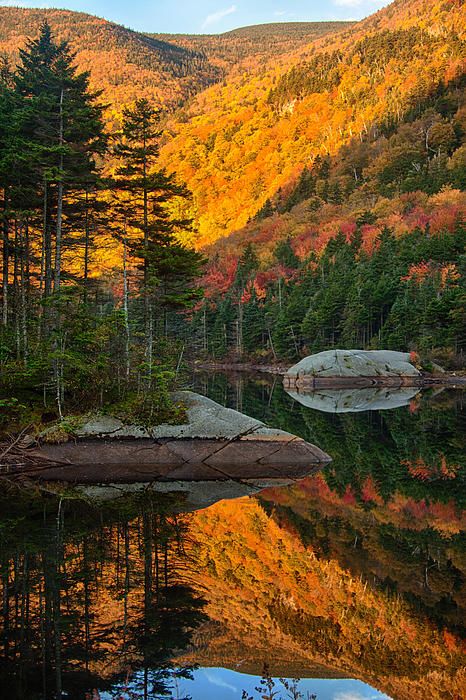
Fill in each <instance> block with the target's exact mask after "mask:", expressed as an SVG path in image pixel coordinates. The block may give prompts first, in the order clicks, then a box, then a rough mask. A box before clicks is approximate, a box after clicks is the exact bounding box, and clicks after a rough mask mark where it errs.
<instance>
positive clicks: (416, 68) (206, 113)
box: [162, 0, 466, 245]
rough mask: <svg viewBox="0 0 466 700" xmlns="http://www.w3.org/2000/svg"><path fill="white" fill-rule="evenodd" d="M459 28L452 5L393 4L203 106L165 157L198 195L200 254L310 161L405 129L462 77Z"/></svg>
mask: <svg viewBox="0 0 466 700" xmlns="http://www.w3.org/2000/svg"><path fill="white" fill-rule="evenodd" d="M465 19H466V14H465V8H464V4H463V3H462V2H458V1H457V0H446V1H445V2H443V3H432V2H427V1H426V0H398V1H397V2H394V3H392V4H391V5H390V6H388V7H387V8H385V9H384V10H381V11H379V12H378V13H376V14H375V15H373V16H372V17H369V18H367V19H366V20H364V21H363V22H360V23H358V24H356V25H354V26H353V27H351V28H349V29H345V30H342V31H341V32H339V33H337V34H336V35H332V36H325V37H321V38H319V39H317V40H316V41H315V42H314V43H313V44H311V45H307V46H304V47H301V48H299V49H298V50H297V51H296V52H294V53H292V54H288V55H286V56H281V57H279V58H278V59H276V60H274V61H270V62H269V64H268V65H267V66H265V67H262V68H261V69H260V71H257V73H256V75H254V76H252V75H247V76H245V75H244V74H241V73H240V74H238V75H233V76H232V77H231V80H228V81H226V83H223V84H217V85H214V86H212V87H210V88H208V89H207V90H205V91H204V92H202V93H201V94H199V95H198V96H197V97H196V98H195V99H194V100H193V102H192V103H191V104H190V106H189V109H188V110H186V109H185V110H184V112H183V119H182V120H180V121H178V122H177V121H176V120H173V121H172V123H171V135H172V137H173V138H172V139H170V140H169V141H168V142H167V144H166V146H165V148H164V150H163V152H162V157H163V161H164V163H165V164H166V165H167V166H168V167H169V168H171V169H173V170H174V171H176V172H178V173H179V175H180V177H181V178H182V179H183V180H184V181H186V182H187V184H188V186H189V188H190V189H191V190H192V191H193V193H194V198H195V205H196V209H197V215H198V221H199V232H200V245H205V244H208V243H210V242H212V241H214V240H216V239H219V238H222V237H224V236H226V235H228V234H229V233H231V232H232V231H235V230H237V229H239V228H241V227H242V226H244V225H245V224H246V223H247V221H248V220H249V219H251V218H252V217H254V216H255V215H256V214H257V212H258V211H259V210H260V209H261V207H262V206H263V205H264V203H265V202H266V201H267V199H269V198H270V197H273V196H274V195H275V194H276V193H277V191H278V190H279V189H280V188H284V187H287V186H290V183H292V182H293V181H295V180H296V178H297V177H298V175H299V173H300V172H301V171H302V169H303V167H304V166H305V165H312V163H313V162H314V161H315V159H316V158H317V156H320V157H322V156H325V155H327V154H336V153H337V152H338V151H339V150H340V149H341V148H342V147H343V146H345V145H346V144H348V143H349V142H350V141H351V140H352V139H354V138H357V139H363V138H364V137H365V136H366V135H367V134H368V133H369V132H370V131H371V129H374V128H375V129H377V128H379V127H380V126H381V125H384V124H386V123H387V121H390V120H391V121H392V122H394V123H397V122H401V121H402V120H403V118H404V116H405V115H406V113H407V112H408V111H409V110H410V109H411V108H412V107H413V105H414V104H418V103H420V102H421V101H423V100H424V101H428V99H429V96H430V95H431V93H432V91H434V90H435V89H437V87H438V85H439V83H440V82H442V81H443V82H445V83H448V82H450V81H451V80H453V79H455V78H456V77H457V76H458V75H459V74H461V72H462V71H463V66H464V58H465V42H464V38H465V37H464V27H465V26H466V22H465V21H464V20H465Z"/></svg>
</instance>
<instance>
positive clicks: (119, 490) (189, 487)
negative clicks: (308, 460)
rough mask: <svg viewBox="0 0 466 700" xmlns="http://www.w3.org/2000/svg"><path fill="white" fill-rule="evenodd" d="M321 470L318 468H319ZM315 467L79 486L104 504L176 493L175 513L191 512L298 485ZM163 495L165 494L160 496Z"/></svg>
mask: <svg viewBox="0 0 466 700" xmlns="http://www.w3.org/2000/svg"><path fill="white" fill-rule="evenodd" d="M317 469H318V468H317ZM315 471H316V468H312V469H306V470H305V469H302V470H296V472H295V473H294V475H293V476H289V477H282V478H280V477H277V476H275V475H271V476H270V477H269V478H262V479H241V480H237V481H234V480H232V479H225V480H223V481H220V480H218V481H153V482H151V483H150V484H147V483H141V482H139V483H129V484H105V485H103V484H85V485H84V484H82V485H80V486H77V487H76V489H77V491H79V492H80V493H82V494H83V495H84V496H85V497H86V499H87V500H88V501H91V502H93V503H105V502H108V501H114V500H117V499H120V498H121V499H123V498H125V497H126V496H128V495H130V494H134V493H144V494H151V493H156V494H176V495H178V496H179V501H177V502H176V504H175V505H174V506H173V510H174V512H189V511H193V510H201V509H203V508H207V507H208V506H211V505H213V504H214V503H217V501H223V500H225V499H226V500H230V499H235V498H242V497H244V496H254V495H257V494H258V493H259V492H260V491H262V490H263V489H268V488H279V487H281V486H289V485H291V484H295V483H296V480H297V479H301V478H304V477H306V476H309V475H310V474H312V473H315ZM161 497H162V496H161Z"/></svg>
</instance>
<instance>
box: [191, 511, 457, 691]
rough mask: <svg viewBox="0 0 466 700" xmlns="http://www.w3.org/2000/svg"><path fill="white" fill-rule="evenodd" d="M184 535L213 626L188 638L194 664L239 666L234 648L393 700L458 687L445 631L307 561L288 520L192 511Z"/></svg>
mask: <svg viewBox="0 0 466 700" xmlns="http://www.w3.org/2000/svg"><path fill="white" fill-rule="evenodd" d="M191 533H192V536H193V538H194V540H195V541H196V545H195V552H196V557H195V558H196V561H197V562H198V571H199V573H200V574H201V575H202V581H203V584H204V586H205V588H206V590H207V591H208V604H207V608H206V611H207V614H208V615H209V617H210V618H211V620H213V621H216V626H217V629H216V628H215V626H212V623H209V625H208V626H207V628H204V629H202V628H201V631H200V632H197V633H196V635H195V637H194V640H195V642H196V650H195V653H194V657H195V658H196V659H197V660H198V661H200V662H201V663H207V664H218V665H230V664H231V662H232V661H233V663H238V657H239V651H240V649H243V652H242V653H243V658H254V659H257V660H258V663H259V664H260V662H261V661H262V660H264V659H267V658H269V657H270V658H272V659H273V658H277V656H281V658H282V660H283V661H284V662H286V663H288V661H290V662H291V663H292V664H297V665H301V664H302V665H303V666H304V664H305V663H306V661H307V663H308V664H309V665H310V666H312V665H313V664H315V663H317V664H321V665H323V666H330V667H332V666H334V667H338V668H339V669H340V670H341V671H343V673H345V672H346V673H348V674H349V675H351V676H353V677H354V676H355V677H358V678H360V679H362V680H364V681H366V682H368V683H370V684H371V685H373V686H375V687H379V688H381V689H383V690H384V691H385V692H387V693H389V694H390V693H391V694H393V695H394V696H395V697H396V698H408V697H410V698H418V697H419V698H421V697H429V698H432V700H435V699H437V698H438V699H440V698H444V697H448V696H449V695H448V694H449V693H452V694H453V695H454V692H459V690H460V688H461V687H462V686H461V683H462V681H464V678H465V676H464V669H463V670H462V669H461V660H462V656H461V651H460V645H459V642H458V640H457V639H456V638H455V636H454V635H453V634H450V633H448V634H444V633H443V632H442V630H441V629H440V630H439V629H437V628H436V626H435V625H433V624H432V623H430V622H429V621H428V619H427V618H426V616H424V615H422V614H419V613H418V612H416V609H415V608H414V607H411V606H410V605H409V604H408V603H406V602H403V600H402V599H401V598H400V597H399V596H397V595H394V594H391V593H388V592H384V591H382V590H380V589H377V588H376V589H375V590H371V587H370V586H368V585H367V583H366V582H364V581H363V580H362V579H361V578H360V577H359V576H357V575H356V576H355V575H352V574H350V573H348V572H346V571H345V570H344V569H343V568H341V567H340V565H339V564H338V563H337V562H336V561H335V560H333V559H332V558H329V557H327V556H322V557H321V556H316V554H315V553H314V552H313V550H312V548H311V547H308V546H305V545H304V544H303V543H302V541H301V539H300V537H299V536H298V535H297V534H296V532H295V529H294V527H293V526H292V524H291V523H290V522H285V521H283V522H282V524H281V526H280V525H279V524H278V523H277V522H276V521H275V520H274V518H273V517H269V516H267V515H266V513H265V512H264V511H263V510H262V508H261V507H260V506H259V504H258V503H257V502H254V501H246V500H241V501H237V502H228V503H221V504H218V505H217V506H214V507H212V508H210V509H208V511H204V512H200V513H198V514H197V515H196V517H195V518H194V520H193V525H192V527H191ZM201 572H205V573H204V574H202V573H201ZM218 629H219V630H220V632H218V631H217V630H218ZM204 635H205V636H204ZM272 672H273V668H272ZM423 693H424V695H422V694H423Z"/></svg>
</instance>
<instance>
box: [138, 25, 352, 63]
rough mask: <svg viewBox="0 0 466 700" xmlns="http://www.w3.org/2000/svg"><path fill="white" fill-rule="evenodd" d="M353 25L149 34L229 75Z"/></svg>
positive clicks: (261, 26) (266, 26)
mask: <svg viewBox="0 0 466 700" xmlns="http://www.w3.org/2000/svg"><path fill="white" fill-rule="evenodd" d="M352 24H353V23H352V22H280V23H272V24H259V25H253V26H251V27H241V28H240V29H234V30H232V31H230V32H225V33H224V34H149V35H148V36H152V37H154V38H155V39H159V40H162V41H166V42H169V43H173V44H174V45H176V46H181V47H183V48H185V49H189V50H192V51H198V52H201V53H204V54H205V55H206V56H207V58H208V59H209V61H210V62H211V63H213V64H214V65H216V66H219V67H221V68H222V69H223V70H224V71H226V72H228V71H229V70H231V69H232V68H233V67H236V66H238V64H240V63H241V64H242V65H243V67H244V66H248V67H253V68H254V67H257V65H258V64H262V63H265V62H266V61H267V60H268V59H271V58H276V57H277V55H280V54H286V53H290V52H292V51H296V49H298V48H300V47H305V46H308V45H309V43H310V42H311V41H314V40H315V39H317V38H318V37H321V36H324V35H327V34H332V33H335V32H337V31H340V30H341V29H344V28H346V27H348V26H351V25H352Z"/></svg>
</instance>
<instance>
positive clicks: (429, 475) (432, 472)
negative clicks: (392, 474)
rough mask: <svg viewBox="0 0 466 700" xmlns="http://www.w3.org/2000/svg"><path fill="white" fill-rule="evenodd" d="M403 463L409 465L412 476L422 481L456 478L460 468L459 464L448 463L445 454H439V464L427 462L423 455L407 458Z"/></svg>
mask: <svg viewBox="0 0 466 700" xmlns="http://www.w3.org/2000/svg"><path fill="white" fill-rule="evenodd" d="M401 464H403V465H404V466H405V467H407V469H408V471H409V473H410V474H411V476H413V477H414V478H415V479H420V480H421V481H434V480H435V479H455V478H456V477H457V475H458V472H459V470H460V466H459V464H447V459H446V457H445V455H444V454H441V455H440V456H439V462H438V464H426V462H425V461H424V459H423V458H422V457H418V458H417V459H416V460H414V461H411V460H408V459H405V460H403V461H402V462H401Z"/></svg>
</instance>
